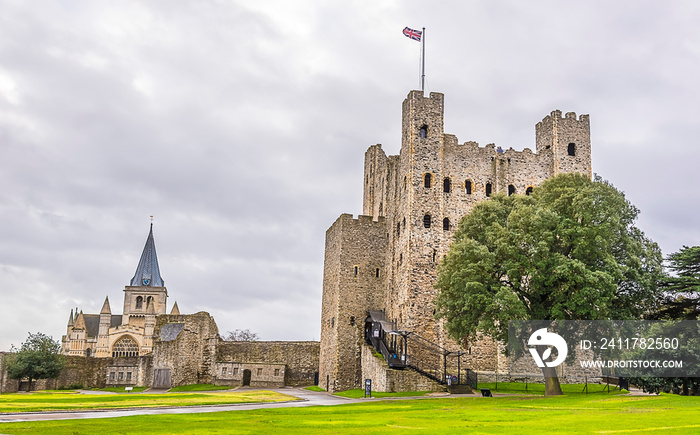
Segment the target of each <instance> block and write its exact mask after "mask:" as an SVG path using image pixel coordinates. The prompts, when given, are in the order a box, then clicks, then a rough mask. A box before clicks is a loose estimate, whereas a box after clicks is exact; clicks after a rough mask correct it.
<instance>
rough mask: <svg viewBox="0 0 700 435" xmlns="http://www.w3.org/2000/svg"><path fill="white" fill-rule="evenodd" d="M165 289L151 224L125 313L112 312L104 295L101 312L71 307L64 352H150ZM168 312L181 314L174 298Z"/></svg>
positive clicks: (99, 354) (108, 354) (119, 354)
mask: <svg viewBox="0 0 700 435" xmlns="http://www.w3.org/2000/svg"><path fill="white" fill-rule="evenodd" d="M167 300H168V290H167V289H166V288H165V282H164V281H163V278H162V277H161V276H160V269H159V267H158V256H157V255H156V244H155V241H154V240H153V224H151V229H150V231H149V233H148V238H147V239H146V246H144V248H143V253H142V254H141V259H140V260H139V264H138V267H137V268H136V273H135V274H134V277H133V278H131V281H130V282H129V285H127V286H126V287H125V288H124V313H123V314H112V309H111V307H110V305H109V298H108V297H107V298H105V302H104V305H102V310H101V311H100V314H84V313H83V312H82V311H80V312H78V310H77V308H76V310H75V312H73V311H72V310H71V313H70V317H69V319H68V330H67V332H66V335H64V336H63V340H62V341H63V354H64V355H73V356H87V357H90V356H92V357H96V358H105V357H127V356H141V355H147V354H150V353H151V352H152V351H153V336H154V330H155V326H156V317H157V316H158V315H160V314H165V313H166V304H167ZM170 314H171V315H177V314H180V311H179V310H178V307H177V302H175V304H174V305H173V307H172V310H171V312H170Z"/></svg>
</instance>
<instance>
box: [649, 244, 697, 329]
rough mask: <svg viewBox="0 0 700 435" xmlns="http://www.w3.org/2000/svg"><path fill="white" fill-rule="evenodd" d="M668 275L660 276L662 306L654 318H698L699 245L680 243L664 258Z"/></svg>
mask: <svg viewBox="0 0 700 435" xmlns="http://www.w3.org/2000/svg"><path fill="white" fill-rule="evenodd" d="M667 261H668V269H669V270H670V272H671V275H670V276H667V277H665V278H663V279H662V281H661V286H662V289H663V290H664V294H663V297H662V305H661V308H660V309H659V311H658V313H656V316H655V317H656V318H659V319H677V320H681V319H684V320H699V319H700V246H693V247H690V248H689V247H687V246H683V248H681V250H680V251H678V252H674V253H673V254H671V255H669V256H668V258H667Z"/></svg>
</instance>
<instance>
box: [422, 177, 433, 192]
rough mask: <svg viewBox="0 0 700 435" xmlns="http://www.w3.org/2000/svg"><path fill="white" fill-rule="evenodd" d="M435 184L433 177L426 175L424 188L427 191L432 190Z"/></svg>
mask: <svg viewBox="0 0 700 435" xmlns="http://www.w3.org/2000/svg"><path fill="white" fill-rule="evenodd" d="M432 183H433V176H432V175H431V174H425V177H424V183H423V184H424V186H425V188H426V189H430V185H431V184H432Z"/></svg>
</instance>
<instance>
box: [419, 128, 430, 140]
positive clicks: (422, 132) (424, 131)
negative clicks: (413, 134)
mask: <svg viewBox="0 0 700 435" xmlns="http://www.w3.org/2000/svg"><path fill="white" fill-rule="evenodd" d="M418 134H419V136H420V137H422V138H426V137H428V126H427V125H424V126H422V127H421V128H420V131H419V132H418Z"/></svg>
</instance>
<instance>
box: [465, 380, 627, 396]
mask: <svg viewBox="0 0 700 435" xmlns="http://www.w3.org/2000/svg"><path fill="white" fill-rule="evenodd" d="M584 387H586V385H585V384H561V390H562V391H563V392H564V394H586V393H585V391H584ZM482 388H488V389H490V390H491V391H492V392H494V393H509V394H535V395H541V396H543V395H544V384H539V383H535V384H533V383H524V382H498V383H496V382H479V384H478V388H477V392H478V391H479V390H480V389H482ZM608 390H609V393H608ZM587 391H588V394H593V393H604V394H620V390H619V389H618V390H616V389H615V385H610V386H607V385H606V384H588V387H587ZM622 392H623V393H627V392H628V391H627V390H623V391H622Z"/></svg>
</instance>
